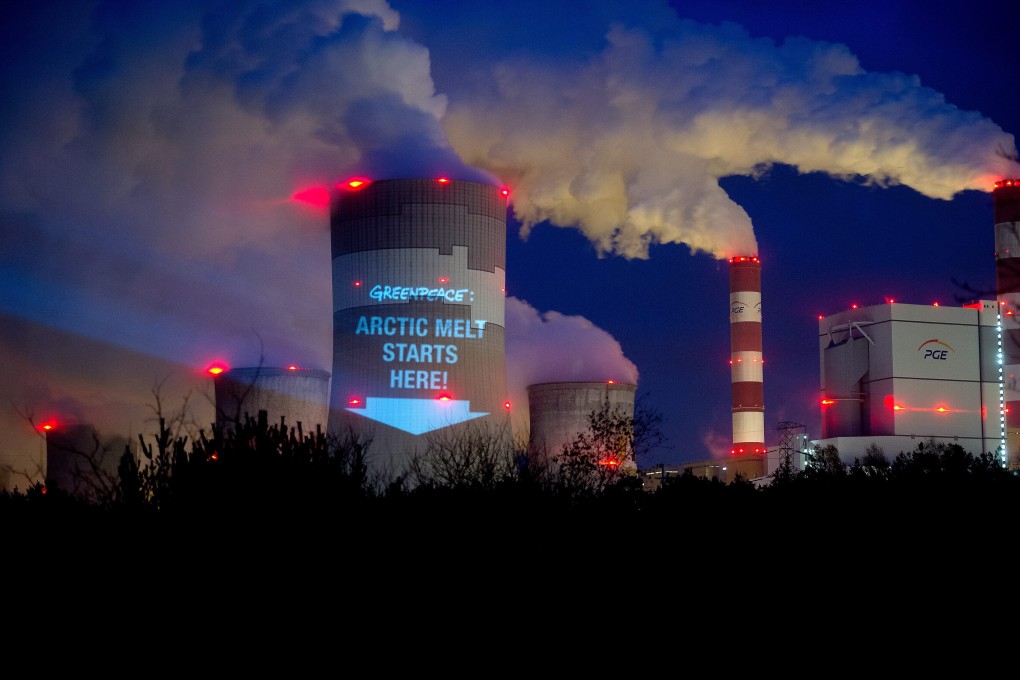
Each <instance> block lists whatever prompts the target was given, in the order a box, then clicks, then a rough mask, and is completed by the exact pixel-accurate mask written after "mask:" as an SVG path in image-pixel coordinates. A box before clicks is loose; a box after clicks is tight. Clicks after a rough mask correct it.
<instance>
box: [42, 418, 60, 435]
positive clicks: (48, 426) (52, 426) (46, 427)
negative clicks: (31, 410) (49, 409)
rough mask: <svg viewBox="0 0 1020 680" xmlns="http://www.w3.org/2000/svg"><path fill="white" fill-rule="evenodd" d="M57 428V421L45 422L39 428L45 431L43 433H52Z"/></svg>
mask: <svg viewBox="0 0 1020 680" xmlns="http://www.w3.org/2000/svg"><path fill="white" fill-rule="evenodd" d="M56 427H57V421H55V420H46V421H44V422H41V423H39V428H38V429H39V430H41V431H43V432H50V431H52V430H55V429H56Z"/></svg>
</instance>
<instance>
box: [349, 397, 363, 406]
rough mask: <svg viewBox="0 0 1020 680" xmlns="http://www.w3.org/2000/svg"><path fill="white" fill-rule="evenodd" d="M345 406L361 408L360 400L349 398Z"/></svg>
mask: <svg viewBox="0 0 1020 680" xmlns="http://www.w3.org/2000/svg"><path fill="white" fill-rule="evenodd" d="M347 405H348V406H361V399H358V398H357V397H351V398H350V399H348V400H347Z"/></svg>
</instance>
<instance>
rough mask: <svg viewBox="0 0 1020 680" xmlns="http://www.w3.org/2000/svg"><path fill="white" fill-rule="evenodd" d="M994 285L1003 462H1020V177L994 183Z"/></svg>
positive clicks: (1015, 463)
mask: <svg viewBox="0 0 1020 680" xmlns="http://www.w3.org/2000/svg"><path fill="white" fill-rule="evenodd" d="M992 197H993V202H994V205H995V208H994V211H995V287H996V297H997V298H998V301H999V313H1000V315H1001V316H1000V318H1001V329H1000V330H1001V334H1002V338H1001V339H1002V381H1003V387H1004V393H1003V401H1004V410H1005V413H1004V415H1003V422H1002V425H1003V427H1004V429H1005V433H1004V434H1005V440H1006V450H1005V451H1003V452H1002V458H1003V462H1004V463H1007V464H1010V465H1020V385H1018V379H1020V233H1018V232H1020V179H1005V180H1002V181H1000V182H996V183H995V189H994V190H993V192H992Z"/></svg>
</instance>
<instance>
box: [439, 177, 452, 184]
mask: <svg viewBox="0 0 1020 680" xmlns="http://www.w3.org/2000/svg"><path fill="white" fill-rule="evenodd" d="M436 181H437V182H439V183H440V184H449V183H450V178H449V177H437V178H436Z"/></svg>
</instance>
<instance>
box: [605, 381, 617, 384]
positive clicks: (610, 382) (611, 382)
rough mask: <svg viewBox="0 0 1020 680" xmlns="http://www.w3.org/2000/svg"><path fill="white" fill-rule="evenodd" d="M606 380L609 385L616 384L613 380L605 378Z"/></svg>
mask: <svg viewBox="0 0 1020 680" xmlns="http://www.w3.org/2000/svg"><path fill="white" fill-rule="evenodd" d="M606 382H607V383H609V384H610V385H615V384H616V381H615V380H607V381H606Z"/></svg>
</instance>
